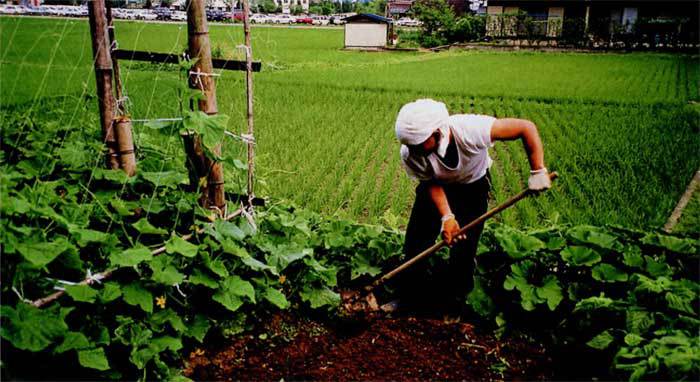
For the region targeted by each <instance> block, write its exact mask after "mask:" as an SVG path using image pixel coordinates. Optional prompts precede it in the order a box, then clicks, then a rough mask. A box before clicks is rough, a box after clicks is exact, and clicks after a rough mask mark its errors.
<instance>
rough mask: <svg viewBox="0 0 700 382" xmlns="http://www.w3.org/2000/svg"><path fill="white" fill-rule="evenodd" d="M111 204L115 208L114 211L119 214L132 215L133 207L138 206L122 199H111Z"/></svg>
mask: <svg viewBox="0 0 700 382" xmlns="http://www.w3.org/2000/svg"><path fill="white" fill-rule="evenodd" d="M109 205H110V206H112V208H114V211H116V212H117V214H119V216H122V217H123V216H131V215H132V214H133V211H132V210H133V209H134V208H136V206H135V205H133V203H128V202H126V201H124V200H122V199H112V200H110V201H109Z"/></svg>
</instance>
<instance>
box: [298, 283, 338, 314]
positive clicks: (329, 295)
mask: <svg viewBox="0 0 700 382" xmlns="http://www.w3.org/2000/svg"><path fill="white" fill-rule="evenodd" d="M299 295H300V296H301V299H302V300H303V301H306V302H308V303H309V304H311V307H312V308H314V309H316V308H320V307H322V306H329V307H336V306H338V305H339V304H340V295H339V294H338V293H335V292H333V291H332V290H331V289H328V288H326V287H324V288H311V287H308V286H307V287H305V288H304V290H302V291H301V292H299Z"/></svg>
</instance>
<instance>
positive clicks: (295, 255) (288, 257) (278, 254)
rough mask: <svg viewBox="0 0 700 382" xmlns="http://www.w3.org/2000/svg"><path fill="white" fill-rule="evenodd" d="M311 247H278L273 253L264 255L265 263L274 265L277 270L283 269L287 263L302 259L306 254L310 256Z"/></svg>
mask: <svg viewBox="0 0 700 382" xmlns="http://www.w3.org/2000/svg"><path fill="white" fill-rule="evenodd" d="M312 254H313V249H311V248H298V247H296V246H292V247H284V246H282V247H278V248H276V250H274V252H273V253H271V254H268V255H266V256H265V260H266V261H267V264H268V265H270V266H272V267H275V269H277V270H278V271H279V272H281V271H283V270H285V269H286V268H287V266H289V264H291V263H293V262H295V261H297V260H299V259H302V258H304V257H306V256H311V255H312Z"/></svg>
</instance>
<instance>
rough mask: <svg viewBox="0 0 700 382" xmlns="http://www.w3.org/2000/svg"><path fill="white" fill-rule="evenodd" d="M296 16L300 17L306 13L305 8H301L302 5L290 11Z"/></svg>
mask: <svg viewBox="0 0 700 382" xmlns="http://www.w3.org/2000/svg"><path fill="white" fill-rule="evenodd" d="M290 11H291V12H292V14H293V15H294V16H297V15H300V14H302V13H304V8H302V7H301V5H295V6H293V7H292V9H291V10H290Z"/></svg>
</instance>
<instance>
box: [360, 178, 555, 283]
mask: <svg viewBox="0 0 700 382" xmlns="http://www.w3.org/2000/svg"><path fill="white" fill-rule="evenodd" d="M558 176H559V174H557V173H556V172H550V173H549V179H551V180H554V179H556V178H557V177H558ZM536 193H537V192H535V191H531V190H530V189H528V188H526V189H524V190H522V191H520V192H519V193H518V194H517V195H515V196H512V197H511V198H510V199H508V200H506V201H505V202H504V203H502V204H501V205H499V206H496V207H494V208H493V209H491V210H490V211H487V212H486V213H485V214H483V215H481V216H479V217H478V218H476V219H474V220H472V221H471V222H470V223H469V224H467V225H465V226H464V227H462V228H461V229H460V230H459V232H458V233H457V234H456V235H455V236H459V235H462V234H464V233H466V232H467V231H469V230H470V229H472V228H474V227H475V226H477V225H479V224H481V223H483V222H484V221H486V220H487V219H488V218H490V217H492V216H493V215H496V214H497V213H499V212H501V211H503V210H505V209H506V208H508V207H510V206H512V205H513V204H515V203H517V202H519V201H520V200H522V199H524V198H526V197H528V196H530V195H534V194H536ZM446 245H447V241H445V240H442V241H440V242H439V243H435V244H433V246H432V247H430V248H428V249H426V250H425V251H423V252H421V253H419V254H418V255H416V256H414V257H413V258H411V259H409V260H408V261H406V262H405V263H403V264H401V265H399V266H398V267H396V269H394V270H393V271H391V272H389V273H386V274H385V275H384V276H382V277H380V278H378V279H377V280H375V281H374V282H373V283H371V284H369V285H367V286H366V287H365V288H364V289H365V291H366V292H371V291H372V290H374V288H376V287H378V286H380V285H382V284H384V283H385V282H387V281H388V280H389V279H391V278H392V277H394V276H396V275H397V274H399V273H400V272H401V271H403V270H405V269H406V268H408V267H410V266H411V265H413V264H415V263H416V262H417V261H419V260H421V259H422V258H424V257H427V256H430V255H432V254H433V253H435V252H437V251H438V250H439V249H441V248H442V247H444V246H446Z"/></svg>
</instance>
